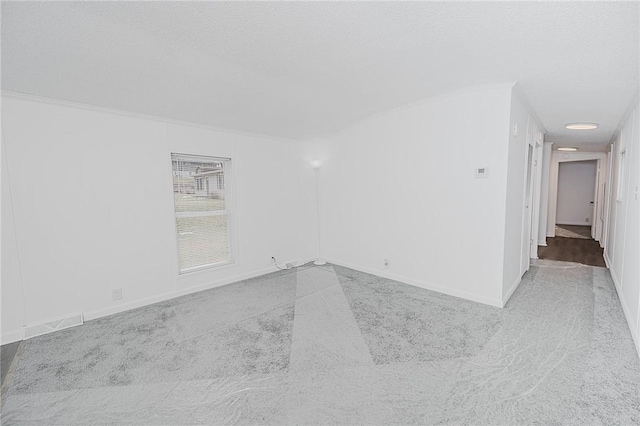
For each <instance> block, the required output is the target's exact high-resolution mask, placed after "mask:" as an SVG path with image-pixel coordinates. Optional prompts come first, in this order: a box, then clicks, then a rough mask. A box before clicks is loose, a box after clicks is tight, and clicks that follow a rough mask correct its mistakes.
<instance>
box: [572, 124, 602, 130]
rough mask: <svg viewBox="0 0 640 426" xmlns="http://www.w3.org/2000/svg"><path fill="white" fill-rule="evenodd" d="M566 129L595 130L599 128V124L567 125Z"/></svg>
mask: <svg viewBox="0 0 640 426" xmlns="http://www.w3.org/2000/svg"><path fill="white" fill-rule="evenodd" d="M564 127H566V128H567V129H569V130H593V129H597V128H598V123H567V125H565V126H564Z"/></svg>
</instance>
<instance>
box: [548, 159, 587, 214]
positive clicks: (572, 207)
mask: <svg viewBox="0 0 640 426" xmlns="http://www.w3.org/2000/svg"><path fill="white" fill-rule="evenodd" d="M595 185H596V161H594V160H591V161H576V162H565V163H560V165H559V170H558V205H557V211H556V224H560V225H588V226H591V223H592V220H593V202H595V201H596V200H595V199H594V189H595Z"/></svg>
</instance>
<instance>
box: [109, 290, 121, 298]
mask: <svg viewBox="0 0 640 426" xmlns="http://www.w3.org/2000/svg"><path fill="white" fill-rule="evenodd" d="M111 298H112V299H113V300H114V301H115V300H122V289H121V288H116V289H115V290H113V291H112V292H111Z"/></svg>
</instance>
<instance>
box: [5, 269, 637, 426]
mask: <svg viewBox="0 0 640 426" xmlns="http://www.w3.org/2000/svg"><path fill="white" fill-rule="evenodd" d="M537 265H538V266H532V267H531V269H530V271H529V272H527V274H525V276H524V278H523V282H522V284H521V285H520V287H519V288H518V289H517V290H516V292H515V293H514V295H513V296H512V298H511V300H510V301H509V303H508V304H507V306H506V307H505V308H504V309H498V308H493V307H489V306H485V305H481V304H477V303H473V302H469V301H466V300H461V299H457V298H454V297H450V296H446V295H442V294H439V293H435V292H431V291H428V290H423V289H420V288H416V287H413V286H409V285H405V284H401V283H398V282H394V281H391V280H387V279H383V278H379V277H376V276H373V275H369V274H365V273H361V272H357V271H354V270H351V269H347V268H343V267H338V266H330V265H327V266H326V267H302V268H298V269H297V270H296V269H294V270H290V271H282V272H277V273H273V274H269V275H266V276H263V277H258V278H254V279H251V280H246V281H243V282H239V283H235V284H231V285H228V286H224V287H220V288H217V289H213V290H210V291H205V292H201V293H197V294H193V295H189V296H185V297H182V298H179V299H174V300H172V301H168V302H164V303H159V304H156V305H152V306H148V307H144V308H141V309H137V310H134V311H129V312H125V313H122V314H118V315H114V316H111V317H107V318H102V319H99V320H95V321H89V322H87V323H86V324H85V325H83V326H80V327H75V328H72V329H68V330H64V331H61V332H57V333H54V334H49V335H45V336H41V337H37V338H33V339H30V340H28V341H26V342H25V345H24V350H23V353H22V354H21V355H20V356H19V357H18V359H17V360H16V361H17V368H16V371H15V374H14V375H13V382H12V384H11V387H10V389H9V391H8V396H7V398H6V399H5V401H4V407H3V410H2V424H3V425H9V424H65V425H68V424H77V425H86V424H123V423H125V424H231V423H233V424H236V423H238V424H260V425H262V424H309V423H313V424H365V423H367V424H369V423H370V424H505V425H506V424H508V425H514V424H575V425H585V424H638V423H640V389H639V386H640V363H639V361H638V356H637V353H636V351H635V348H634V344H633V341H632V338H631V335H630V333H629V329H628V327H627V324H626V321H625V318H624V315H623V313H622V310H621V307H620V304H619V301H618V298H617V296H616V292H615V289H614V286H613V283H612V281H611V278H610V276H609V273H608V271H607V270H606V269H603V268H594V267H590V266H582V265H575V264H568V263H562V262H546V261H538V263H537Z"/></svg>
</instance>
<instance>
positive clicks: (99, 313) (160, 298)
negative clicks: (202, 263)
mask: <svg viewBox="0 0 640 426" xmlns="http://www.w3.org/2000/svg"><path fill="white" fill-rule="evenodd" d="M313 259H314V258H310V259H308V260H299V261H294V260H287V261H285V262H283V264H287V263H293V264H295V265H303V264H305V263H307V262H310V261H311V260H313ZM277 271H278V268H276V267H275V266H269V267H268V268H263V269H259V270H256V271H252V272H247V273H244V274H239V275H234V276H232V277H228V278H224V279H221V280H217V281H213V282H210V283H207V284H203V285H198V286H194V287H188V288H184V289H180V290H174V291H170V292H167V293H162V294H158V295H156V296H152V297H147V298H144V299H138V300H135V301H133V302H129V303H123V304H120V305H116V306H111V307H108V308H104V309H98V310H95V311H89V312H86V313H85V314H84V319H85V321H90V320H93V319H97V318H101V317H106V316H108V315H113V314H118V313H120V312H125V311H129V310H131V309H136V308H141V307H143V306H147V305H152V304H154V303H158V302H164V301H166V300H170V299H175V298H176V297H180V296H186V295H187V294H192V293H197V292H199V291H204V290H210V289H212V288H216V287H221V286H223V285H227V284H231V283H235V282H238V281H242V280H246V279H249V278H254V277H258V276H260V275H265V274H268V273H271V272H277Z"/></svg>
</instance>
